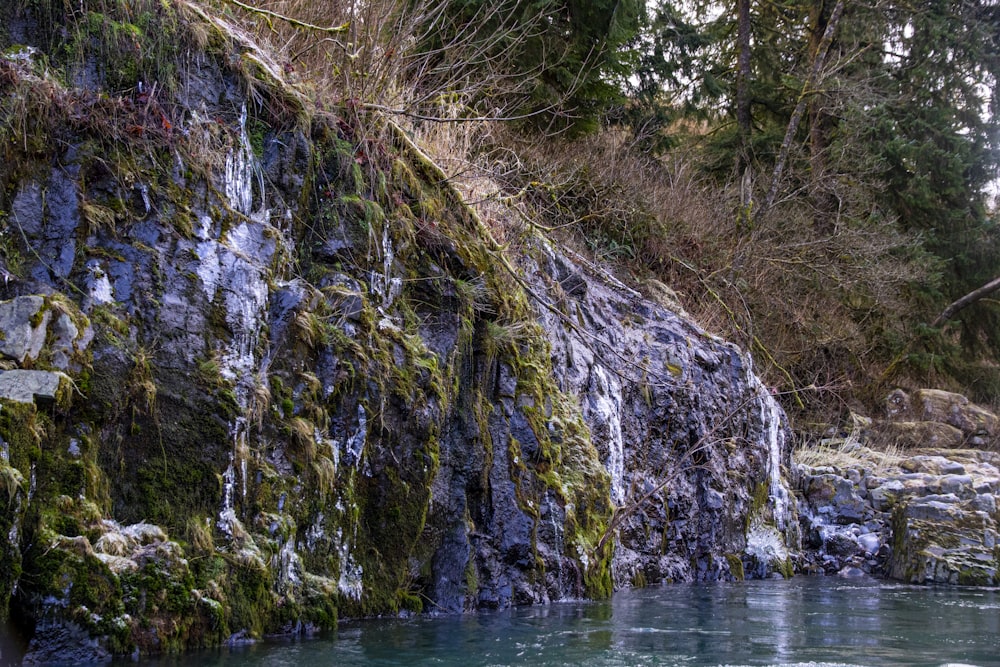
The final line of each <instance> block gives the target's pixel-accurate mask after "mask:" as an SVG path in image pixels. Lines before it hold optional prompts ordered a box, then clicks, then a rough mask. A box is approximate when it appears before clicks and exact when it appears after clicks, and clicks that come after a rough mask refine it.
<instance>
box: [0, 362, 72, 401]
mask: <svg viewBox="0 0 1000 667" xmlns="http://www.w3.org/2000/svg"><path fill="white" fill-rule="evenodd" d="M71 384H72V380H70V378H69V376H67V375H65V374H64V373H59V372H55V373H50V372H49V371H23V370H13V371H0V398H6V399H7V400H10V401H16V402H18V403H35V402H41V403H55V402H57V401H59V399H60V398H61V397H62V396H63V395H65V393H68V387H69V386H71Z"/></svg>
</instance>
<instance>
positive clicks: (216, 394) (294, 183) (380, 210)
mask: <svg viewBox="0 0 1000 667" xmlns="http://www.w3.org/2000/svg"><path fill="white" fill-rule="evenodd" d="M90 4H91V3H89V2H87V0H84V2H82V3H81V12H80V13H79V14H77V13H74V14H73V15H72V16H52V15H51V14H49V13H46V12H42V11H41V10H39V9H38V8H37V7H36V5H34V4H30V3H29V4H27V5H26V6H24V7H21V6H16V7H9V6H5V7H4V8H3V9H0V22H2V24H3V25H4V26H6V29H5V30H4V31H3V32H2V33H0V40H2V42H3V47H4V53H5V54H6V55H4V56H2V57H0V110H2V116H0V123H2V124H3V127H4V130H5V131H4V133H3V134H0V145H2V148H3V151H4V155H5V156H6V157H5V159H4V161H3V164H2V166H0V183H2V186H3V187H2V188H0V221H2V226H3V228H2V234H0V259H2V262H3V266H2V269H3V275H4V276H5V280H4V283H3V284H2V286H0V297H2V303H0V323H2V327H0V329H2V334H0V337H2V338H3V344H2V345H0V353H2V355H3V362H2V363H3V369H4V370H3V371H2V372H0V387H5V386H8V384H10V383H8V381H7V380H5V379H4V378H5V377H7V378H8V379H9V380H10V381H11V382H13V381H14V380H17V381H18V382H14V383H13V384H14V385H16V386H18V387H23V382H21V380H23V379H24V378H27V377H28V376H25V375H23V374H39V375H31V377H32V378H33V379H35V380H38V381H39V383H40V386H42V387H43V389H44V391H42V390H39V391H36V390H35V389H28V390H25V389H23V388H22V389H19V390H11V391H10V392H7V391H0V481H2V485H3V488H2V490H0V503H2V504H3V508H4V509H3V511H2V512H0V524H2V525H0V535H2V536H3V537H2V539H0V611H2V613H3V614H4V615H8V614H9V615H10V616H11V617H12V618H16V619H19V620H20V621H21V622H24V623H25V624H26V625H27V626H28V627H27V628H26V629H27V631H28V632H29V634H30V635H31V637H32V639H31V645H30V647H29V654H28V657H27V662H28V663H30V664H39V663H45V662H48V661H51V660H54V659H57V658H58V659H60V660H66V659H67V656H68V657H69V658H68V659H70V660H79V661H92V660H103V659H105V658H107V657H109V656H111V655H116V654H118V655H121V654H125V655H143V654H151V653H157V652H165V651H177V650H182V649H185V648H193V647H199V646H209V645H218V644H222V643H225V642H239V641H244V640H252V639H254V638H258V637H261V636H263V635H265V634H269V633H298V632H308V631H310V630H311V629H314V628H318V627H329V626H331V625H332V624H334V623H335V622H336V619H337V617H338V616H341V617H344V616H359V615H371V614H388V613H399V612H401V611H405V610H410V611H420V610H423V611H428V612H460V611H463V610H473V609H478V608H502V607H507V606H510V605H515V604H531V603H542V602H547V601H552V600H559V599H565V598H578V597H582V596H604V595H607V594H609V593H610V592H611V590H612V589H613V588H617V587H623V586H630V585H642V584H649V583H655V582H665V581H686V580H695V579H697V580H717V579H739V578H742V577H743V576H744V575H745V574H746V575H750V576H765V575H767V574H768V573H771V572H774V571H781V572H787V571H788V569H789V568H790V567H791V565H790V561H789V559H788V547H789V546H790V547H792V548H793V549H794V548H795V547H796V546H797V540H798V536H797V530H798V525H799V524H798V521H797V519H796V517H795V516H794V507H793V504H792V503H790V502H789V501H788V498H789V494H788V491H787V489H786V488H785V483H784V481H783V479H784V477H783V475H782V467H783V466H784V467H787V466H788V446H787V442H786V440H787V438H786V431H787V426H786V424H785V420H784V416H783V414H782V412H781V410H780V408H779V407H778V406H777V404H776V403H775V402H774V400H773V398H772V397H771V395H770V393H769V392H768V391H767V389H766V388H765V387H764V386H763V385H762V384H761V383H760V381H759V380H757V379H756V377H755V376H754V374H753V369H752V366H751V364H750V361H749V359H748V358H747V357H746V356H745V355H743V354H742V353H741V352H740V351H739V350H738V349H737V348H736V347H734V346H733V345H731V344H728V343H725V342H724V341H721V340H719V339H717V338H714V337H712V336H710V335H708V334H706V333H705V332H704V331H702V330H701V329H699V328H698V327H697V326H696V325H694V324H692V323H690V322H688V321H686V320H684V319H683V318H681V317H679V316H678V315H677V314H675V313H674V312H672V311H671V310H670V309H669V308H667V307H665V306H663V305H660V304H659V303H657V302H655V301H651V300H649V299H646V298H644V297H643V296H642V295H640V294H638V293H636V292H634V291H632V290H631V289H629V288H627V287H625V286H623V285H621V284H620V283H618V282H617V281H615V280H614V279H612V278H611V277H610V276H608V275H606V274H605V273H604V272H603V271H602V270H601V269H599V268H597V267H593V266H591V265H589V264H588V263H587V262H586V261H584V260H582V259H581V258H574V257H570V256H568V255H567V254H566V253H565V252H561V251H560V250H559V249H557V248H555V247H553V246H552V245H551V244H550V243H549V242H548V241H547V240H546V239H544V238H542V237H540V236H538V235H537V234H535V233H533V232H532V231H531V228H525V229H524V232H523V238H522V239H520V241H519V245H520V246H521V247H523V251H522V252H520V253H519V254H518V255H517V256H516V257H512V256H511V255H510V254H509V253H507V252H505V251H503V250H502V249H501V248H500V246H499V245H498V244H497V242H496V241H495V240H494V239H493V238H492V236H491V235H490V232H489V229H488V228H487V227H486V226H485V225H484V224H483V222H482V221H481V220H479V218H478V217H477V216H476V215H475V213H474V212H473V211H472V210H471V209H469V208H468V207H466V206H465V205H464V204H463V203H462V201H461V200H460V197H459V196H458V194H457V193H456V192H455V191H453V190H452V189H451V187H450V186H449V185H448V183H447V180H446V179H445V178H444V177H443V174H441V173H440V171H438V170H437V168H436V167H435V166H434V165H433V164H432V163H431V162H430V161H429V160H428V159H427V158H426V156H424V155H423V154H421V153H420V151H419V150H418V149H417V148H416V147H415V146H413V145H412V144H411V143H410V141H409V139H408V138H407V136H406V135H405V133H403V132H401V131H400V130H399V128H397V127H395V126H394V125H392V124H391V123H389V122H388V121H385V120H384V119H379V118H377V117H373V118H366V119H359V118H358V117H356V115H355V116H351V118H353V120H349V117H348V116H347V115H344V116H338V115H337V114H336V113H332V112H324V113H319V112H315V111H310V106H309V103H307V102H305V101H304V100H303V98H302V97H301V96H300V95H299V94H298V93H297V92H296V91H295V89H294V87H292V86H290V85H289V84H287V83H286V82H285V81H284V80H283V71H282V69H281V68H280V67H278V66H276V65H275V64H274V63H273V62H271V61H270V60H269V58H268V56H267V54H265V53H262V52H260V51H259V50H258V49H256V47H255V46H254V45H253V44H252V43H251V42H249V41H248V40H247V39H245V38H244V37H241V36H240V32H239V31H238V30H236V29H234V28H233V27H232V26H229V25H228V24H227V23H226V22H225V21H224V20H222V19H220V18H218V17H214V16H212V15H210V14H208V13H206V12H205V11H204V10H203V9H202V8H200V7H199V6H198V5H197V4H195V3H188V2H182V1H173V2H160V1H159V0H155V1H154V0H135V1H133V2H130V3H127V4H128V5H129V7H128V11H126V10H125V8H124V6H125V3H116V2H107V1H104V2H102V3H100V5H101V12H100V13H98V11H97V10H96V8H93V7H90ZM139 24H141V25H139ZM122 26H126V27H128V26H133V27H135V28H136V30H131V28H129V31H130V32H129V33H128V34H130V35H133V36H135V39H138V40H142V39H147V38H149V36H150V35H153V34H155V35H156V36H157V39H158V41H157V43H156V44H155V45H152V44H149V45H144V44H140V45H139V47H140V48H137V49H135V50H129V49H125V50H124V51H123V52H122V53H119V54H118V58H119V59H118V60H117V61H116V64H115V66H114V67H111V66H110V64H109V63H107V62H105V61H104V60H102V54H103V53H105V51H104V50H103V49H104V48H105V47H106V44H105V43H104V42H102V40H103V39H110V37H108V36H109V35H114V34H118V33H117V32H116V30H118V29H119V28H121V27H122ZM63 34H72V35H76V36H77V38H76V39H74V40H71V42H70V43H69V46H67V47H65V48H64V49H61V50H57V49H55V48H54V44H55V42H56V40H57V39H60V40H61V37H58V35H63ZM164 40H174V43H173V46H172V47H170V44H169V43H167V46H166V47H164V43H165V42H164ZM154 46H155V47H156V48H153V47H154ZM39 54H45V56H46V57H44V58H42V57H40V56H39ZM151 59H155V61H153V60H151ZM151 72H152V73H154V74H155V75H156V76H157V77H159V78H157V79H156V80H155V81H151V80H148V79H147V80H139V79H138V78H137V77H138V75H139V74H142V75H143V76H149V74H150V73H151ZM130 77H131V78H130ZM154 84H155V85H154ZM151 91H152V92H151ZM11 374H14V375H11ZM32 386H34V385H32Z"/></svg>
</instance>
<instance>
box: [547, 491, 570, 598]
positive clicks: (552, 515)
mask: <svg viewBox="0 0 1000 667" xmlns="http://www.w3.org/2000/svg"><path fill="white" fill-rule="evenodd" d="M545 502H546V504H547V510H548V513H549V521H550V522H551V524H552V541H553V545H552V546H553V548H554V550H555V557H556V582H557V584H556V586H557V589H558V592H557V594H558V598H557V599H560V600H561V599H563V598H564V597H566V588H565V584H564V582H565V580H566V579H565V576H564V574H563V551H564V550H565V541H564V539H563V527H562V524H561V523H560V521H559V516H560V514H561V513H560V511H559V506H558V505H557V504H556V503H555V499H554V498H553V494H552V492H551V491H549V492H547V493H546V494H545Z"/></svg>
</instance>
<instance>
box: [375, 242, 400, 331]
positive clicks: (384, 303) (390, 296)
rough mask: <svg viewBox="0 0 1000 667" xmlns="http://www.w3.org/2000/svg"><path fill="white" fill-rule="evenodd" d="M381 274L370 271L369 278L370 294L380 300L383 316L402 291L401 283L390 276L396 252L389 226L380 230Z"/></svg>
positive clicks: (398, 279) (396, 278)
mask: <svg viewBox="0 0 1000 667" xmlns="http://www.w3.org/2000/svg"><path fill="white" fill-rule="evenodd" d="M381 250H382V273H378V272H377V271H372V272H371V274H370V276H369V282H370V283H371V290H372V293H373V294H375V295H376V296H378V297H379V298H380V299H381V303H380V304H379V310H380V311H381V312H382V314H383V315H385V314H387V311H388V309H389V307H390V306H392V303H393V302H394V301H395V300H396V297H397V296H399V294H400V292H402V290H403V281H402V280H401V279H400V278H398V277H393V275H392V264H393V262H395V261H396V251H395V249H394V248H393V246H392V237H390V236H389V225H385V226H384V227H383V228H382V247H381Z"/></svg>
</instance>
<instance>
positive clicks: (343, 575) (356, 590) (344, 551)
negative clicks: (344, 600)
mask: <svg viewBox="0 0 1000 667" xmlns="http://www.w3.org/2000/svg"><path fill="white" fill-rule="evenodd" d="M337 543H338V547H337V554H338V555H339V556H340V578H339V579H338V581H337V590H339V591H340V593H341V594H342V595H344V596H346V597H349V598H351V599H352V600H355V601H357V600H360V599H361V594H362V592H363V586H362V575H363V574H364V573H363V572H362V569H361V565H359V564H358V563H356V562H355V561H354V557H353V556H352V555H351V545H350V544H349V543H348V541H347V540H345V539H343V531H342V530H341V529H340V528H338V529H337Z"/></svg>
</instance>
